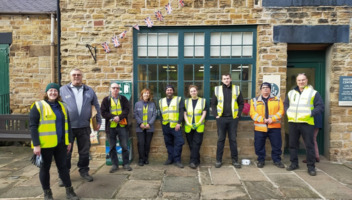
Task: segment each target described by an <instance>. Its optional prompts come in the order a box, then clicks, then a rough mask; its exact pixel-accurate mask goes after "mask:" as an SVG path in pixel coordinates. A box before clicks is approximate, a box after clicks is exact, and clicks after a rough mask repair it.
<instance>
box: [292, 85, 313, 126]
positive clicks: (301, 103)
mask: <svg viewBox="0 0 352 200" xmlns="http://www.w3.org/2000/svg"><path fill="white" fill-rule="evenodd" d="M316 93H317V91H316V90H314V89H313V87H312V86H311V85H308V86H306V87H305V88H304V90H303V92H302V93H301V94H300V93H299V92H298V91H296V90H291V91H290V92H288V95H287V96H288V99H289V101H290V106H289V107H288V109H287V118H288V122H294V123H308V124H309V125H314V117H313V116H311V114H312V110H313V109H314V97H315V94H316Z"/></svg>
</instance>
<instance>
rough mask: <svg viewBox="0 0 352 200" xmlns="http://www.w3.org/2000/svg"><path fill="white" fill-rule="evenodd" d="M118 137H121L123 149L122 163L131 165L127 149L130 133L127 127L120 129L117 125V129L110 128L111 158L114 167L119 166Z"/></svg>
mask: <svg viewBox="0 0 352 200" xmlns="http://www.w3.org/2000/svg"><path fill="white" fill-rule="evenodd" d="M117 137H119V141H120V146H121V148H122V161H123V165H127V164H129V162H130V161H129V152H128V148H127V142H128V132H127V130H126V128H125V127H120V125H117V127H116V128H110V133H109V143H110V152H109V155H110V158H111V162H112V164H113V165H116V166H119V159H118V157H117V152H116V141H117Z"/></svg>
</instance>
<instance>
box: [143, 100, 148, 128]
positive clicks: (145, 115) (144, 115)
mask: <svg viewBox="0 0 352 200" xmlns="http://www.w3.org/2000/svg"><path fill="white" fill-rule="evenodd" d="M147 124H148V104H147V106H143V125H144V126H146V125H147Z"/></svg>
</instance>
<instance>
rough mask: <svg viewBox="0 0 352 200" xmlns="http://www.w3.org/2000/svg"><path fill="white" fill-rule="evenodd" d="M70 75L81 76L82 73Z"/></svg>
mask: <svg viewBox="0 0 352 200" xmlns="http://www.w3.org/2000/svg"><path fill="white" fill-rule="evenodd" d="M71 76H82V74H72V75H71Z"/></svg>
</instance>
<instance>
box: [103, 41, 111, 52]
mask: <svg viewBox="0 0 352 200" xmlns="http://www.w3.org/2000/svg"><path fill="white" fill-rule="evenodd" d="M101 45H102V46H103V49H104V50H105V52H106V53H109V52H110V47H109V44H108V43H107V42H104V43H102V44H101Z"/></svg>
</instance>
